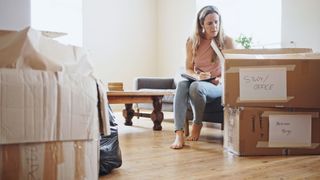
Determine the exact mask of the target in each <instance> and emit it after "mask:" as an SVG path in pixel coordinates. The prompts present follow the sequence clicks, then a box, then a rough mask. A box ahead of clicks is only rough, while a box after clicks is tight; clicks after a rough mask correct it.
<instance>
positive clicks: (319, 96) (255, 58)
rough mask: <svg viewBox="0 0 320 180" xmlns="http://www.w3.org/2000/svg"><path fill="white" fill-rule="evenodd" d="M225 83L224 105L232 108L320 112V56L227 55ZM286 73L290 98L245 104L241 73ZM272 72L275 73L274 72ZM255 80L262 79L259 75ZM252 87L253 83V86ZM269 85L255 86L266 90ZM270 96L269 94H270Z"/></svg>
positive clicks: (256, 99) (258, 83)
mask: <svg viewBox="0 0 320 180" xmlns="http://www.w3.org/2000/svg"><path fill="white" fill-rule="evenodd" d="M224 66H225V76H224V78H225V81H224V96H223V103H224V104H225V105H226V106H231V107H243V106H245V107H300V108H320V93H319V92H318V91H319V89H320V78H319V77H320V71H319V69H320V55H319V54H272V55H271V54H269V55H252V54H251V55H250V54H225V65H224ZM265 68H270V69H271V70H272V69H273V68H274V69H277V68H285V69H286V94H287V98H286V99H283V100H278V99H275V98H270V99H265V98H264V97H263V95H262V96H261V99H259V97H256V98H255V99H254V100H241V98H240V76H239V74H240V73H239V72H240V71H241V70H240V69H253V70H255V71H259V69H261V70H262V69H265ZM270 72H272V71H270ZM252 77H255V78H256V77H260V76H259V74H256V75H254V76H252ZM251 85H252V83H251ZM266 85H267V84H266V83H265V82H259V81H257V82H254V86H259V87H262V86H263V87H265V86H266ZM266 92H267V91H266Z"/></svg>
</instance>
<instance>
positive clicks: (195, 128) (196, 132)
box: [187, 124, 202, 141]
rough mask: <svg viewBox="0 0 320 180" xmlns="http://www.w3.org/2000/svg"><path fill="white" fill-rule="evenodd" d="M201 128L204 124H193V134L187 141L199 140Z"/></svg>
mask: <svg viewBox="0 0 320 180" xmlns="http://www.w3.org/2000/svg"><path fill="white" fill-rule="evenodd" d="M201 128H202V124H201V125H198V124H192V130H191V136H189V137H188V138H187V141H198V139H199V137H200V132H201Z"/></svg>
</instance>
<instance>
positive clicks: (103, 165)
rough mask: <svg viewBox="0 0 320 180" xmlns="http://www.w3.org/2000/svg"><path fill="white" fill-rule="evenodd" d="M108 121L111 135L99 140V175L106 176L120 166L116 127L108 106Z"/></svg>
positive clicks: (120, 159) (120, 158)
mask: <svg viewBox="0 0 320 180" xmlns="http://www.w3.org/2000/svg"><path fill="white" fill-rule="evenodd" d="M109 117H110V118H109V121H110V130H111V134H110V135H109V136H101V139H100V168H99V175H100V176H103V175H107V174H109V173H110V172H111V170H112V169H114V168H118V167H120V166H121V165H122V156H121V149H120V145H119V139H118V125H117V124H116V123H115V117H114V115H113V113H112V111H111V108H110V106H109Z"/></svg>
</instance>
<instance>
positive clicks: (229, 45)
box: [224, 36, 235, 49]
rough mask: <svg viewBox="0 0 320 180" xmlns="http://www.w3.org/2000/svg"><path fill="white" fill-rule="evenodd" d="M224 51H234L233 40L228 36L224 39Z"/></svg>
mask: <svg viewBox="0 0 320 180" xmlns="http://www.w3.org/2000/svg"><path fill="white" fill-rule="evenodd" d="M224 49H235V43H234V40H233V39H232V38H231V37H230V36H225V38H224Z"/></svg>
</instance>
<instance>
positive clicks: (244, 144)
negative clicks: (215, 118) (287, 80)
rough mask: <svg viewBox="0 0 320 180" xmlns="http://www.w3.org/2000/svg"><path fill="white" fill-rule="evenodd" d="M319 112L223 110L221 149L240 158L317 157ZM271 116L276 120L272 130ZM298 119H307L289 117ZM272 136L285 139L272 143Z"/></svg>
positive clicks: (254, 109)
mask: <svg viewBox="0 0 320 180" xmlns="http://www.w3.org/2000/svg"><path fill="white" fill-rule="evenodd" d="M319 113H320V109H284V108H249V107H244V108H230V107H225V110H224V148H225V149H226V150H228V151H229V152H232V153H234V154H237V155H241V156H242V155H243V156H247V155H302V154H320V146H319V144H320V131H319V129H320V117H319ZM272 116H275V117H278V119H277V120H278V121H277V126H278V127H276V128H274V127H271V123H272V120H271V118H270V117H272ZM282 116H284V117H287V119H285V120H286V121H284V120H282V119H281V118H279V117H282ZM300 116H302V117H303V116H308V117H310V120H309V121H308V119H304V118H302V119H300V121H299V120H298V121H293V119H294V118H291V117H300ZM270 122H271V123H270ZM301 124H302V125H301ZM310 124H311V126H310ZM308 125H309V126H308ZM279 133H280V134H279ZM288 133H290V134H288ZM272 136H273V137H280V138H283V137H284V136H288V137H285V138H286V139H285V140H283V141H282V143H281V142H280V143H277V144H275V143H273V142H271V140H270V137H272Z"/></svg>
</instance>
